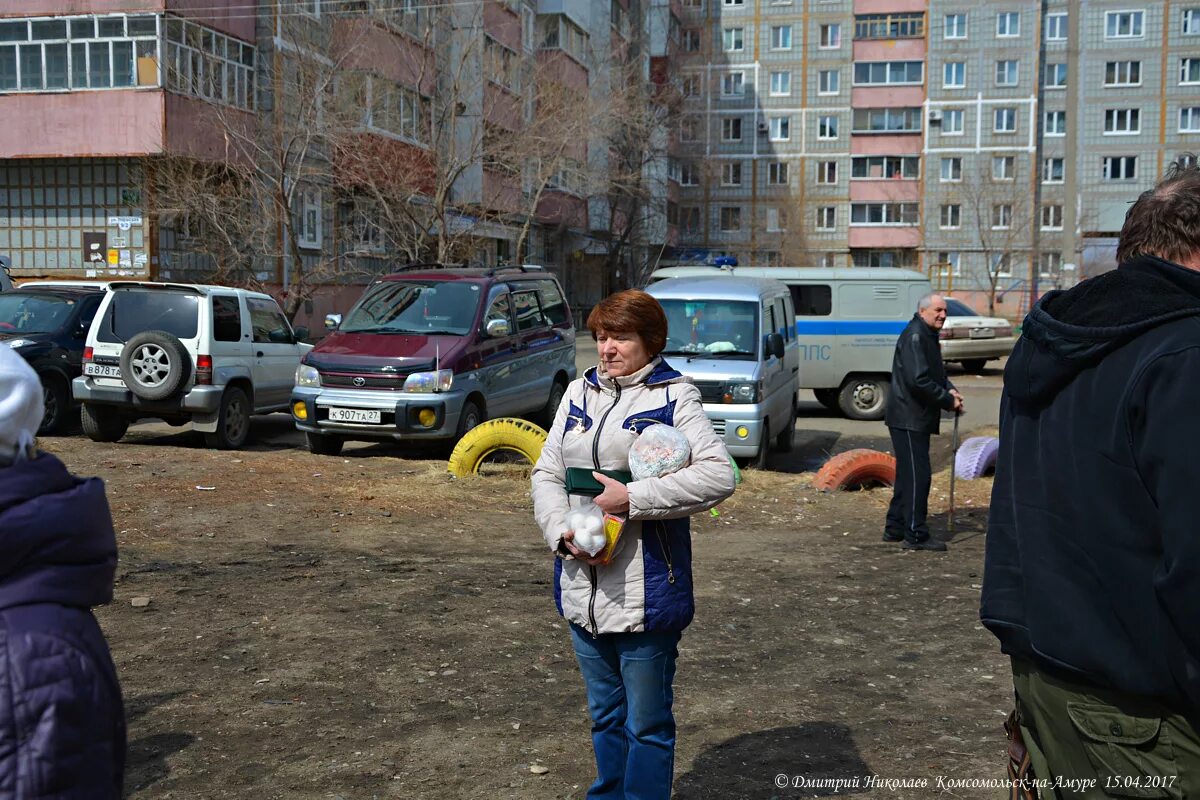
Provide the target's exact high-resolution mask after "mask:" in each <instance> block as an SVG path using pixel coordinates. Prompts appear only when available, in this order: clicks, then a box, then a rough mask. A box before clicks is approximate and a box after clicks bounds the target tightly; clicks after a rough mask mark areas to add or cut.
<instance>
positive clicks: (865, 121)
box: [852, 108, 921, 133]
mask: <svg viewBox="0 0 1200 800" xmlns="http://www.w3.org/2000/svg"><path fill="white" fill-rule="evenodd" d="M853 122H854V127H853V128H852V130H853V131H854V132H855V133H897V132H899V133H920V131H921V109H920V108H856V109H854V116H853Z"/></svg>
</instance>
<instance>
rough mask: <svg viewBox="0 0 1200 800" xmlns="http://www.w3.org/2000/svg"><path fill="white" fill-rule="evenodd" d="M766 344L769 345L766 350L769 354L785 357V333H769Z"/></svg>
mask: <svg viewBox="0 0 1200 800" xmlns="http://www.w3.org/2000/svg"><path fill="white" fill-rule="evenodd" d="M766 344H767V346H766V348H765V350H766V352H767V355H769V356H775V357H776V358H783V334H782V333H768V334H767V342H766Z"/></svg>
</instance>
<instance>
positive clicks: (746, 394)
mask: <svg viewBox="0 0 1200 800" xmlns="http://www.w3.org/2000/svg"><path fill="white" fill-rule="evenodd" d="M721 400H722V402H725V403H760V402H762V384H761V383H760V382H759V381H748V382H742V383H730V384H728V385H727V386H726V387H725V392H724V394H723V396H722V397H721Z"/></svg>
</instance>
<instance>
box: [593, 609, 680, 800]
mask: <svg viewBox="0 0 1200 800" xmlns="http://www.w3.org/2000/svg"><path fill="white" fill-rule="evenodd" d="M571 639H572V643H573V644H574V647H575V658H576V660H577V661H578V662H579V671H580V672H582V673H583V682H584V684H585V685H586V686H587V699H588V712H589V713H590V714H591V717H592V747H593V748H594V749H595V751H596V782H595V783H593V784H592V787H591V788H590V789H588V793H587V796H588V798H589V800H669V798H670V796H671V779H672V774H673V772H674V769H675V717H674V715H673V714H672V713H671V703H672V701H673V700H674V693H673V691H672V688H671V684H672V681H674V679H675V659H676V657H677V656H678V655H679V650H678V648H677V646H678V644H679V632H678V631H676V632H673V633H603V634H600V635H599V636H597V637H596V638H592V635H591V634H590V633H588V632H587V631H586V630H584V629H583V628H581V627H579V626H578V625H574V624H572V625H571Z"/></svg>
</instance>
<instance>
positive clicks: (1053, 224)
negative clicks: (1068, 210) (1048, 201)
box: [1042, 205, 1063, 231]
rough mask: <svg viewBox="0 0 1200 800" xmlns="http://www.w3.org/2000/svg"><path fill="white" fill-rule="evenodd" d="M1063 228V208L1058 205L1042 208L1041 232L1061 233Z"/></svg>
mask: <svg viewBox="0 0 1200 800" xmlns="http://www.w3.org/2000/svg"><path fill="white" fill-rule="evenodd" d="M1062 226H1063V207H1062V206H1060V205H1046V206H1042V230H1044V231H1061V230H1062Z"/></svg>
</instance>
